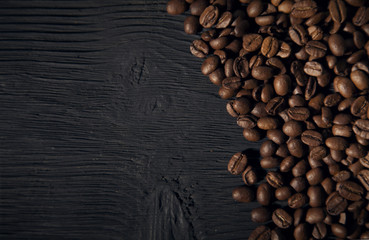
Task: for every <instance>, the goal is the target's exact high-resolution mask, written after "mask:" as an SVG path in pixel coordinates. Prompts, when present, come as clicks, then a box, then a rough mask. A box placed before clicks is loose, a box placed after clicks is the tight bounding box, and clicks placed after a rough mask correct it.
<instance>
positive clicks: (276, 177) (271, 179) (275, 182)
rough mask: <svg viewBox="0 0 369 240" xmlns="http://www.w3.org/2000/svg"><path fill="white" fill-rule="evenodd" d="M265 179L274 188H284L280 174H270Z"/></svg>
mask: <svg viewBox="0 0 369 240" xmlns="http://www.w3.org/2000/svg"><path fill="white" fill-rule="evenodd" d="M265 179H266V180H267V182H268V183H269V184H270V186H272V187H274V188H280V187H282V186H283V177H282V175H281V174H280V173H278V172H268V173H267V175H266V177H265Z"/></svg>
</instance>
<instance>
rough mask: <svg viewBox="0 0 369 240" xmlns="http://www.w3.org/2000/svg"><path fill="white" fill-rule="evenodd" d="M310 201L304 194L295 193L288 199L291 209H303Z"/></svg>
mask: <svg viewBox="0 0 369 240" xmlns="http://www.w3.org/2000/svg"><path fill="white" fill-rule="evenodd" d="M307 201H308V199H307V196H306V195H305V194H304V193H295V194H293V195H292V196H291V197H290V198H288V206H289V207H290V208H301V207H303V206H304V205H305V204H306V203H307Z"/></svg>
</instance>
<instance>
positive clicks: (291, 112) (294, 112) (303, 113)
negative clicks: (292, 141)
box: [287, 107, 310, 121]
mask: <svg viewBox="0 0 369 240" xmlns="http://www.w3.org/2000/svg"><path fill="white" fill-rule="evenodd" d="M287 114H288V116H289V117H290V118H292V119H293V120H296V121H305V120H307V119H308V118H309V116H310V111H309V109H308V108H305V107H292V108H289V109H288V111H287Z"/></svg>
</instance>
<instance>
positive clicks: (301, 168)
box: [292, 160, 308, 177]
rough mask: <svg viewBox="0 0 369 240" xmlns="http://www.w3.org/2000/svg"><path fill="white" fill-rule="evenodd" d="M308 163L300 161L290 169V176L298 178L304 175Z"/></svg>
mask: <svg viewBox="0 0 369 240" xmlns="http://www.w3.org/2000/svg"><path fill="white" fill-rule="evenodd" d="M307 169H308V163H307V162H306V161H305V160H300V161H299V162H298V163H296V165H295V166H294V167H293V168H292V175H293V176H294V177H299V176H302V175H304V174H305V173H306V172H307Z"/></svg>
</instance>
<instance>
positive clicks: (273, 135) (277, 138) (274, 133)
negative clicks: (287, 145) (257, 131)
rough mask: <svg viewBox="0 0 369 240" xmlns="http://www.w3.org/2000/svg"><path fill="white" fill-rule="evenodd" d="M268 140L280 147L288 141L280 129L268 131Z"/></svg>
mask: <svg viewBox="0 0 369 240" xmlns="http://www.w3.org/2000/svg"><path fill="white" fill-rule="evenodd" d="M267 138H269V139H270V140H272V141H273V142H275V143H276V144H279V145H280V144H282V143H284V142H285V141H286V135H284V133H283V132H282V131H281V130H279V129H271V130H268V131H267Z"/></svg>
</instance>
